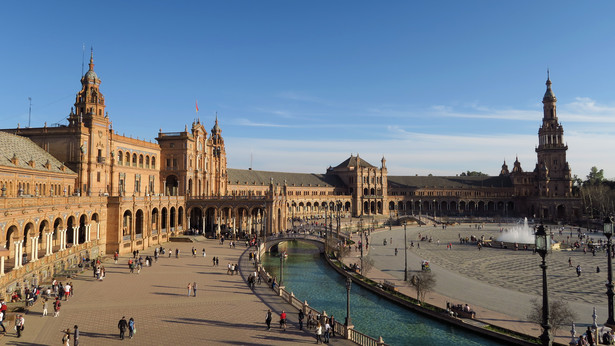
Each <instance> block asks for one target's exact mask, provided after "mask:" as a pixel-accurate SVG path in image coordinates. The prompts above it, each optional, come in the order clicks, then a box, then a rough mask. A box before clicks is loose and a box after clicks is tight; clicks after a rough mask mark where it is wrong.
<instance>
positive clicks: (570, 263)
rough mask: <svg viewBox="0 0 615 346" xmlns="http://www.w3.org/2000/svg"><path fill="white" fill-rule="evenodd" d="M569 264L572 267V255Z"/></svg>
mask: <svg viewBox="0 0 615 346" xmlns="http://www.w3.org/2000/svg"><path fill="white" fill-rule="evenodd" d="M568 266H569V267H572V257H568Z"/></svg>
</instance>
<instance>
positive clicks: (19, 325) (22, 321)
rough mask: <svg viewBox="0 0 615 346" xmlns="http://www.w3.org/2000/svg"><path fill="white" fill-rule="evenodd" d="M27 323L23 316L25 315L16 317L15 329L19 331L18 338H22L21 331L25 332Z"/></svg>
mask: <svg viewBox="0 0 615 346" xmlns="http://www.w3.org/2000/svg"><path fill="white" fill-rule="evenodd" d="M25 323H26V320H25V319H24V318H23V315H17V317H15V330H16V331H17V337H18V338H21V332H23V329H24V324H25Z"/></svg>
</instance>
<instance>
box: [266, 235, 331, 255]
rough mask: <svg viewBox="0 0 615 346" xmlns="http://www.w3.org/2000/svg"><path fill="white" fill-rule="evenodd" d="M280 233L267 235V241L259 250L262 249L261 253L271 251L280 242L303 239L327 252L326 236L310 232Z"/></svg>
mask: <svg viewBox="0 0 615 346" xmlns="http://www.w3.org/2000/svg"><path fill="white" fill-rule="evenodd" d="M278 234H279V235H277V236H271V237H267V239H266V240H265V243H264V244H261V246H260V249H259V251H261V253H262V252H269V251H270V250H271V249H272V248H274V247H277V246H278V244H280V243H284V242H289V241H302V242H306V243H311V244H314V245H316V246H317V247H318V250H320V252H321V253H323V252H325V238H323V237H320V236H317V235H310V234H289V235H286V234H283V233H278Z"/></svg>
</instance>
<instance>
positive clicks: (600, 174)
mask: <svg viewBox="0 0 615 346" xmlns="http://www.w3.org/2000/svg"><path fill="white" fill-rule="evenodd" d="M602 182H604V169H601V170H598V167H596V166H593V167H592V168H591V169H590V171H589V174H588V175H587V180H586V181H585V183H584V185H591V186H596V185H600V184H602Z"/></svg>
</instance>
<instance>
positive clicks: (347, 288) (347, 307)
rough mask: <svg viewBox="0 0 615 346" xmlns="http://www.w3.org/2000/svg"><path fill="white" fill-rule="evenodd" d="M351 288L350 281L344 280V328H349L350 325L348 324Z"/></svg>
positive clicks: (348, 279)
mask: <svg viewBox="0 0 615 346" xmlns="http://www.w3.org/2000/svg"><path fill="white" fill-rule="evenodd" d="M351 287H352V280H351V279H350V278H349V277H348V278H346V323H345V325H346V327H348V326H350V325H351V324H352V323H351V322H350V288H351Z"/></svg>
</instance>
